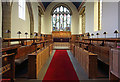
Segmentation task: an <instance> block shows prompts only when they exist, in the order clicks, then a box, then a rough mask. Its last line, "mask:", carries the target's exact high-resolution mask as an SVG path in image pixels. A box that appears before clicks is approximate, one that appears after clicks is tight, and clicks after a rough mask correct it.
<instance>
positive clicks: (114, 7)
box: [86, 2, 118, 38]
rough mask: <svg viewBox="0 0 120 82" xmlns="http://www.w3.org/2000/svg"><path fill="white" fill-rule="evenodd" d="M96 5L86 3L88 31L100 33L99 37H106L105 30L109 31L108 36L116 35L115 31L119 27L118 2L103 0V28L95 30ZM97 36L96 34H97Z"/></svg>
mask: <svg viewBox="0 0 120 82" xmlns="http://www.w3.org/2000/svg"><path fill="white" fill-rule="evenodd" d="M93 10H94V5H93V3H89V2H88V3H86V14H87V15H86V28H87V30H86V32H90V33H94V34H96V33H97V32H99V33H100V35H99V37H100V38H104V35H103V32H105V31H106V32H107V33H108V34H107V38H112V37H115V34H114V31H115V30H117V29H118V3H117V2H103V6H102V27H101V28H102V29H101V30H100V31H96V32H94V17H93V15H94V11H93ZM95 38H96V36H95Z"/></svg>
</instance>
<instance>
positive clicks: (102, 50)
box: [88, 45, 110, 65]
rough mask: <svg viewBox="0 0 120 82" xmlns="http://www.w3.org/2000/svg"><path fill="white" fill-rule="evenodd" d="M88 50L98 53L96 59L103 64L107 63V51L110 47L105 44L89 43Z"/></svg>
mask: <svg viewBox="0 0 120 82" xmlns="http://www.w3.org/2000/svg"><path fill="white" fill-rule="evenodd" d="M88 51H90V52H92V53H95V54H98V59H99V60H100V61H102V62H104V63H105V64H107V65H109V51H110V47H107V46H98V45H89V46H88Z"/></svg>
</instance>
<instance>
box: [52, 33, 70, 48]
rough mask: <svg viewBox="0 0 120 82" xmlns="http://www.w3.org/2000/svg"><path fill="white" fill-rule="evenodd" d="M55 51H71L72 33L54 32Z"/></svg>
mask: <svg viewBox="0 0 120 82" xmlns="http://www.w3.org/2000/svg"><path fill="white" fill-rule="evenodd" d="M52 38H53V49H70V38H71V32H70V31H53V32H52Z"/></svg>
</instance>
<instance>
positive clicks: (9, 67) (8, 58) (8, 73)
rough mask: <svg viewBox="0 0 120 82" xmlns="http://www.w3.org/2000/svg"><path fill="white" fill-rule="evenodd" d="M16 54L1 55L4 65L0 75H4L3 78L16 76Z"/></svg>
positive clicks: (0, 58) (0, 68)
mask: <svg viewBox="0 0 120 82" xmlns="http://www.w3.org/2000/svg"><path fill="white" fill-rule="evenodd" d="M14 59H15V55H14V53H12V54H5V55H2V57H0V60H1V61H0V62H2V64H1V65H2V67H1V66H0V76H1V75H2V78H3V79H11V80H13V79H14V78H15V62H14Z"/></svg>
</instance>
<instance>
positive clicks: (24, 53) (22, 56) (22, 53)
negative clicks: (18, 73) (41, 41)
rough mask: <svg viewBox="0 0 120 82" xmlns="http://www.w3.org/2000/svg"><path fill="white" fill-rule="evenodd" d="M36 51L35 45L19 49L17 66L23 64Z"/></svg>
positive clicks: (16, 59) (16, 58) (16, 57)
mask: <svg viewBox="0 0 120 82" xmlns="http://www.w3.org/2000/svg"><path fill="white" fill-rule="evenodd" d="M34 51H35V45H32V46H21V47H19V48H18V49H17V54H16V55H15V63H16V65H17V64H18V65H19V64H21V63H22V62H24V61H25V60H27V59H28V54H30V53H32V52H34Z"/></svg>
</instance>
